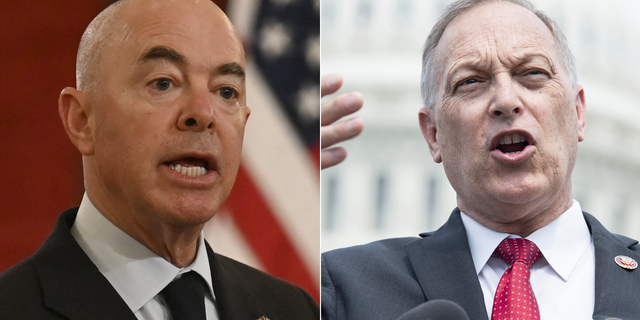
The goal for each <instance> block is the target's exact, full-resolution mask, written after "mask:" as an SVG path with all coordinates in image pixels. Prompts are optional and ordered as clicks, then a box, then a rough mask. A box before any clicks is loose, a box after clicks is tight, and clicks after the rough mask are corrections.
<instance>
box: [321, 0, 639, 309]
mask: <svg viewBox="0 0 640 320" xmlns="http://www.w3.org/2000/svg"><path fill="white" fill-rule="evenodd" d="M422 95H423V101H424V107H423V108H422V109H421V110H420V112H419V121H420V128H421V129H422V133H423V135H424V138H425V140H426V141H427V144H428V146H429V150H430V152H431V155H432V157H433V160H434V161H435V162H438V163H442V164H443V166H444V170H445V173H446V175H447V178H448V180H449V182H450V183H451V185H452V186H453V188H454V189H455V191H456V194H457V203H458V208H456V209H455V210H454V211H453V213H452V214H451V216H450V218H449V220H448V221H447V223H446V224H445V225H444V226H442V227H441V228H440V229H439V230H437V231H435V232H432V233H426V234H422V235H421V238H401V239H387V240H382V241H378V242H374V243H371V244H368V245H364V246H358V247H353V248H347V249H340V250H335V251H331V252H327V253H325V254H323V259H322V317H323V319H394V318H397V317H399V316H400V315H402V314H403V313H405V312H406V311H408V310H410V309H412V308H414V307H416V306H418V305H420V304H422V303H424V302H425V301H430V300H435V299H446V300H451V301H454V302H455V303H457V304H458V305H460V306H461V307H462V308H463V309H464V310H465V311H466V313H467V314H468V315H469V317H470V318H471V319H605V318H607V317H618V318H621V319H640V304H638V303H637V302H635V301H636V298H635V296H636V295H635V292H637V288H638V287H639V286H640V271H636V270H635V267H636V266H637V263H636V261H637V260H639V259H640V254H639V253H638V250H640V247H639V246H638V245H637V243H638V242H637V241H635V240H632V239H629V238H626V237H622V236H616V235H613V234H611V233H609V232H608V231H607V230H606V229H605V228H604V227H603V226H602V225H601V224H600V223H599V222H598V221H597V220H596V219H595V218H593V217H592V216H590V215H589V214H587V213H583V212H582V211H581V209H580V205H579V204H578V203H577V202H576V201H574V200H572V195H571V172H572V170H573V167H574V164H575V161H576V156H577V148H578V143H579V142H580V141H582V140H583V139H584V138H585V131H586V120H585V99H584V90H583V88H582V86H580V85H579V84H578V83H577V75H576V67H575V62H574V59H573V57H572V54H571V52H570V50H569V48H568V46H567V43H566V40H565V38H564V36H563V35H562V32H561V30H560V29H559V28H558V27H557V25H556V24H555V23H554V22H553V21H552V20H551V19H549V18H548V17H547V16H546V15H545V14H544V13H542V12H540V11H538V10H537V9H536V8H535V7H533V6H532V5H531V4H530V3H529V2H527V1H526V0H460V1H456V2H454V3H453V4H451V5H450V6H449V7H447V9H445V12H444V14H443V15H442V17H441V18H440V20H439V21H438V22H437V23H436V25H435V27H434V28H433V29H432V31H431V34H430V35H429V37H428V39H427V42H426V44H425V48H424V54H423V70H422Z"/></svg>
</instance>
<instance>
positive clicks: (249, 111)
mask: <svg viewBox="0 0 640 320" xmlns="http://www.w3.org/2000/svg"><path fill="white" fill-rule="evenodd" d="M245 108H247V111H246V112H247V115H246V118H245V119H244V122H245V124H247V121H249V116H250V115H251V108H249V106H245Z"/></svg>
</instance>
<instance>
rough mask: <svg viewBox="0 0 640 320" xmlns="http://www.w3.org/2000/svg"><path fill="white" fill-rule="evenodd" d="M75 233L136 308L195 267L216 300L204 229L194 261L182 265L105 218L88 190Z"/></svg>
mask: <svg viewBox="0 0 640 320" xmlns="http://www.w3.org/2000/svg"><path fill="white" fill-rule="evenodd" d="M71 234H72V235H73V237H74V238H75V239H76V241H77V242H78V244H79V245H80V247H81V248H82V250H84V252H85V253H86V254H87V255H88V256H89V258H90V259H91V261H92V262H93V263H94V264H95V265H96V267H98V270H100V272H101V273H102V274H103V275H104V276H105V278H107V280H108V281H109V283H111V285H112V286H113V288H114V289H115V290H116V291H117V292H118V294H119V295H120V296H121V297H122V299H123V300H124V301H125V303H126V304H127V305H128V306H129V308H130V309H131V310H132V311H133V312H135V311H137V310H138V309H140V308H141V307H142V306H144V305H145V304H146V303H147V302H149V301H150V300H151V299H153V297H155V296H156V295H157V294H158V293H160V291H162V289H164V287H166V286H167V284H169V283H170V282H171V281H173V279H175V278H176V276H178V275H181V274H183V273H186V272H189V271H192V270H193V271H195V272H197V273H198V274H200V276H202V278H203V279H204V280H205V282H206V283H207V287H208V288H209V291H210V294H211V297H212V298H213V299H214V300H215V295H214V293H213V285H212V280H211V271H210V266H209V259H208V255H207V250H206V247H205V244H204V236H203V234H202V233H201V234H200V238H199V239H198V248H197V251H196V258H195V260H194V261H193V263H192V264H191V265H189V266H187V267H184V268H178V267H176V266H174V265H172V264H171V263H170V262H168V261H167V260H165V259H164V258H162V257H160V256H158V255H157V254H156V253H155V252H153V251H151V250H150V249H149V248H147V247H145V246H144V245H143V244H141V243H140V242H138V241H137V240H135V239H134V238H132V237H131V236H129V235H128V234H126V233H125V232H124V231H122V230H121V229H120V228H118V227H117V226H116V225H114V224H113V223H112V222H111V221H109V220H108V219H107V218H105V217H104V216H103V215H102V214H101V213H100V211H98V209H97V208H96V207H95V206H94V205H93V203H92V202H91V200H90V199H89V197H88V196H87V194H86V193H85V195H84V197H83V198H82V202H81V203H80V208H79V209H78V215H77V217H76V220H75V223H74V224H73V226H72V228H71Z"/></svg>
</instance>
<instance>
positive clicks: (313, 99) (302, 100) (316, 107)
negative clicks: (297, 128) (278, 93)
mask: <svg viewBox="0 0 640 320" xmlns="http://www.w3.org/2000/svg"><path fill="white" fill-rule="evenodd" d="M319 93H320V89H319V88H318V86H317V85H309V86H305V87H303V88H301V89H300V91H298V99H297V100H298V115H299V116H300V118H301V119H302V120H303V121H312V120H316V119H318V117H319V116H320V100H318V94H319Z"/></svg>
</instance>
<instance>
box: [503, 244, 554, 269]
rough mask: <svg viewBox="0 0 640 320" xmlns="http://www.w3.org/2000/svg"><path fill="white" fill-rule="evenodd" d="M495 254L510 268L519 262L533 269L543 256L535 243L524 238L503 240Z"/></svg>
mask: <svg viewBox="0 0 640 320" xmlns="http://www.w3.org/2000/svg"><path fill="white" fill-rule="evenodd" d="M494 253H495V254H496V255H497V256H498V257H500V259H502V260H504V262H506V263H508V264H509V265H510V266H511V265H513V264H514V263H516V262H517V261H519V262H522V263H524V264H525V265H527V268H531V266H532V265H533V264H534V263H535V262H536V261H538V259H540V257H541V256H542V253H540V249H538V246H536V244H535V243H533V242H531V241H529V240H527V239H522V238H512V239H509V238H507V239H504V240H502V242H500V244H499V245H498V248H496V251H495V252H494Z"/></svg>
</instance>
